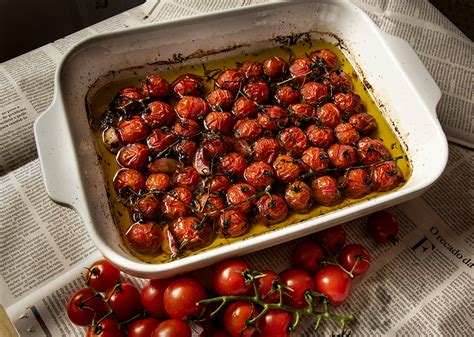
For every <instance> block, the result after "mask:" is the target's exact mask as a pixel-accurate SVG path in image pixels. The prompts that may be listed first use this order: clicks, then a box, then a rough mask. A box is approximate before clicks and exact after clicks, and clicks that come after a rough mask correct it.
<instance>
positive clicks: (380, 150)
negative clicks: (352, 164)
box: [357, 137, 390, 164]
mask: <svg viewBox="0 0 474 337" xmlns="http://www.w3.org/2000/svg"><path fill="white" fill-rule="evenodd" d="M357 157H358V158H359V161H360V162H361V163H362V164H373V163H376V162H378V161H380V160H382V159H387V158H390V152H388V149H387V148H386V147H385V145H384V144H383V143H382V142H381V141H380V140H377V139H372V138H369V137H363V138H361V139H360V140H359V142H358V143H357Z"/></svg>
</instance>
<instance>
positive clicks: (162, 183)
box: [146, 173, 171, 192]
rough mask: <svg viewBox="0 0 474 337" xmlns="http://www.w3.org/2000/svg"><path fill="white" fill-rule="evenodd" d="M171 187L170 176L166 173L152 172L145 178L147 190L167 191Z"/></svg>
mask: <svg viewBox="0 0 474 337" xmlns="http://www.w3.org/2000/svg"><path fill="white" fill-rule="evenodd" d="M170 187H171V178H170V176H169V175H167V174H166V173H152V174H150V175H149V176H148V177H147V178H146V188H147V189H148V190H149V191H161V192H164V191H167V190H168V189H169V188H170Z"/></svg>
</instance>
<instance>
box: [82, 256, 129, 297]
mask: <svg viewBox="0 0 474 337" xmlns="http://www.w3.org/2000/svg"><path fill="white" fill-rule="evenodd" d="M84 279H85V281H86V282H89V285H90V286H91V287H92V288H94V289H95V290H97V291H100V292H105V291H107V290H109V289H110V288H112V287H113V286H114V285H115V284H116V283H117V282H118V281H119V280H120V270H118V269H117V268H116V267H115V266H114V265H112V264H111V263H110V262H109V261H107V260H105V259H100V260H97V261H95V262H94V263H93V264H92V265H91V266H90V267H89V268H88V270H87V273H86V275H85V276H84Z"/></svg>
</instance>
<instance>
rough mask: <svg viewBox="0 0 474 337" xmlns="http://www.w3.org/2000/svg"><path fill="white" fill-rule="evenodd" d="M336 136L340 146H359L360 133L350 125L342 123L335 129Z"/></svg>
mask: <svg viewBox="0 0 474 337" xmlns="http://www.w3.org/2000/svg"><path fill="white" fill-rule="evenodd" d="M334 134H335V135H336V139H337V141H338V142H339V143H340V144H351V145H355V144H357V141H358V140H359V138H360V136H359V132H358V131H357V130H356V129H355V128H354V127H353V126H352V125H351V124H350V123H341V124H339V125H338V126H336V127H335V128H334Z"/></svg>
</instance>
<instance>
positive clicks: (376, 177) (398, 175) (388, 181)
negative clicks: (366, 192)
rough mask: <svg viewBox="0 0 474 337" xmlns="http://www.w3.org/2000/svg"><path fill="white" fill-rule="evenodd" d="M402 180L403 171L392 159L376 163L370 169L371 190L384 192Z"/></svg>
mask: <svg viewBox="0 0 474 337" xmlns="http://www.w3.org/2000/svg"><path fill="white" fill-rule="evenodd" d="M402 181H403V173H402V171H400V169H399V168H398V166H397V164H396V163H395V162H393V161H388V162H385V163H381V164H378V165H377V166H375V167H374V168H373V169H372V190H374V191H376V192H385V191H390V190H393V189H394V188H395V187H397V186H398V185H400V184H401V183H402Z"/></svg>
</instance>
